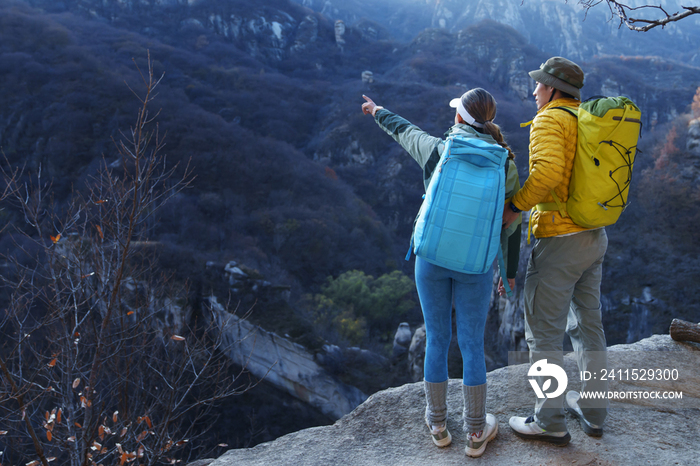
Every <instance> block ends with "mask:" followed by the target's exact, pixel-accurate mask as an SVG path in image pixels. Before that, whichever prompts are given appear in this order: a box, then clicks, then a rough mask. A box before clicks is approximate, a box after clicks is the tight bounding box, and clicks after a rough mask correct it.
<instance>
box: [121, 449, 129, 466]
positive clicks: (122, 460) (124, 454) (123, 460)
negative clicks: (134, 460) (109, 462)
mask: <svg viewBox="0 0 700 466" xmlns="http://www.w3.org/2000/svg"><path fill="white" fill-rule="evenodd" d="M128 457H129V456H128V455H127V454H126V452H125V453H122V457H121V458H119V466H123V464H124V463H126V459H127V458H128Z"/></svg>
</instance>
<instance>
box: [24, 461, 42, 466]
mask: <svg viewBox="0 0 700 466" xmlns="http://www.w3.org/2000/svg"><path fill="white" fill-rule="evenodd" d="M37 464H41V461H39V460H34V461H31V462H29V463H27V466H36V465H37Z"/></svg>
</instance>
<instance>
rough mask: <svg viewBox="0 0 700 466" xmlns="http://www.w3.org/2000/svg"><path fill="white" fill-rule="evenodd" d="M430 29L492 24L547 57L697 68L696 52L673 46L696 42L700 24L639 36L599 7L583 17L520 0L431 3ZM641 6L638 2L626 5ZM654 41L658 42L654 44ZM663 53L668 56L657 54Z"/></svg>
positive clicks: (566, 5)
mask: <svg viewBox="0 0 700 466" xmlns="http://www.w3.org/2000/svg"><path fill="white" fill-rule="evenodd" d="M433 3H434V11H433V17H432V26H433V27H440V28H445V29H448V30H450V31H453V32H457V31H459V30H461V29H463V28H464V27H466V26H467V25H470V24H474V23H477V22H479V21H481V20H483V19H491V20H494V21H498V22H500V23H502V24H505V25H508V26H511V27H512V28H514V29H516V30H517V31H518V32H520V33H521V34H523V36H525V38H526V39H527V40H528V41H529V42H530V43H532V44H533V45H535V46H537V47H538V48H540V49H541V50H543V51H545V52H546V53H548V54H551V55H563V56H566V57H569V58H571V59H572V60H587V59H590V58H592V57H593V56H595V55H602V54H611V55H619V54H621V53H622V54H630V55H634V54H639V53H642V54H648V53H649V51H650V50H655V52H653V53H655V54H659V55H662V56H671V57H674V58H677V59H682V60H683V61H686V62H690V63H693V64H696V65H697V64H699V63H700V57H699V56H698V54H697V52H696V51H693V52H691V53H689V54H683V52H682V51H681V50H674V46H678V45H679V44H687V45H688V46H690V44H691V43H693V42H695V41H697V39H698V32H697V28H698V24H700V23H699V21H700V20H698V19H696V18H692V17H691V18H690V19H687V20H686V23H677V24H675V25H671V26H669V27H668V28H666V30H665V31H664V34H659V33H658V31H650V32H651V33H650V34H649V33H647V35H640V34H638V33H633V32H632V31H628V30H627V29H626V28H618V25H619V21H615V20H612V21H611V20H610V13H609V11H607V9H606V8H605V7H604V5H599V6H598V7H594V8H592V9H590V10H589V11H588V13H587V14H586V12H585V11H584V10H583V8H582V7H581V5H580V4H579V3H578V2H551V1H528V2H521V1H520V0H496V1H493V0H480V1H474V2H466V3H465V2H461V1H459V0H434V2H433ZM663 3H664V6H665V7H666V8H668V10H667V11H679V10H680V3H679V2H677V1H666V2H663ZM628 4H630V5H632V6H640V5H642V4H643V3H640V2H628ZM654 41H657V43H656V44H654ZM664 48H666V49H668V51H669V53H668V54H665V53H663V52H661V50H663V49H664Z"/></svg>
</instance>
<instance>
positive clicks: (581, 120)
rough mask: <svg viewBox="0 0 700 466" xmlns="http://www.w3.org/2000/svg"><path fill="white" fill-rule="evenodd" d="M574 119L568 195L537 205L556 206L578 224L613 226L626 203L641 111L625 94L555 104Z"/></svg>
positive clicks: (555, 196) (596, 226)
mask: <svg viewBox="0 0 700 466" xmlns="http://www.w3.org/2000/svg"><path fill="white" fill-rule="evenodd" d="M553 108H558V109H561V110H564V111H566V112H569V113H571V114H572V115H574V116H576V117H577V118H578V144H577V147H576V156H575V157H574V167H573V171H572V173H571V182H570V184H569V199H568V200H567V202H566V204H564V203H562V202H561V201H560V200H559V198H558V197H557V195H556V194H555V193H554V191H552V196H553V197H554V201H555V202H549V203H542V204H537V210H558V211H559V213H560V214H561V216H562V217H571V220H573V221H574V223H576V224H577V225H580V226H582V227H586V228H598V227H604V226H607V225H612V224H613V223H615V222H616V221H617V219H618V218H619V217H620V214H622V212H623V211H624V210H625V208H626V207H627V196H628V194H629V187H630V181H631V180H632V166H633V165H634V159H635V156H636V153H637V141H638V139H639V134H640V131H641V126H642V121H641V119H640V118H641V116H642V113H641V111H640V110H639V108H638V107H637V106H636V105H635V104H634V102H632V101H631V100H630V99H628V98H627V97H603V98H597V99H591V100H587V101H585V102H582V103H581V105H580V106H579V107H578V111H577V109H575V108H568V107H553Z"/></svg>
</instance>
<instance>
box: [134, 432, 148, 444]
mask: <svg viewBox="0 0 700 466" xmlns="http://www.w3.org/2000/svg"><path fill="white" fill-rule="evenodd" d="M147 435H148V431H146V430H144V431H143V432H141V433H140V434H139V436H138V437H136V441H137V442H140V441H141V440H143V439H145V438H146V436H147Z"/></svg>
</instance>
